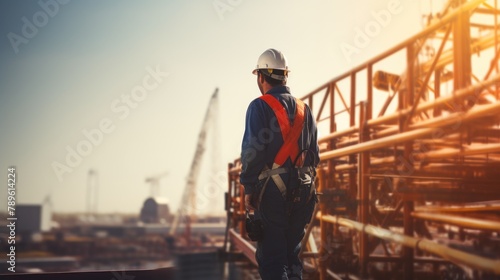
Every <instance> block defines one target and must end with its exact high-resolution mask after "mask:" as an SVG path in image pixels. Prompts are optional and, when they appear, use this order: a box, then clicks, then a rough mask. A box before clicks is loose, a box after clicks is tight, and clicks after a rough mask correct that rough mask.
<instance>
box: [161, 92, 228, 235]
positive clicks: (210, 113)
mask: <svg viewBox="0 0 500 280" xmlns="http://www.w3.org/2000/svg"><path fill="white" fill-rule="evenodd" d="M218 92H219V89H218V88H216V89H215V92H214V93H213V94H212V97H211V98H210V101H209V104H208V108H207V111H206V113H205V118H204V120H203V125H202V126H201V130H200V133H199V135H198V143H197V144H196V151H195V153H194V157H193V160H192V162H191V168H190V169H189V170H190V171H189V175H188V178H187V182H186V186H185V188H184V192H183V194H182V200H181V204H180V206H179V210H178V212H177V215H175V217H174V221H173V222H172V225H171V227H170V234H171V235H173V234H175V232H176V230H177V227H178V226H179V223H180V222H181V220H182V219H186V235H188V236H189V235H190V233H189V231H190V219H191V215H194V211H193V209H194V206H195V202H196V192H195V189H196V183H197V181H198V177H199V174H200V166H201V161H202V158H203V155H204V152H205V145H206V139H207V132H208V129H209V127H210V124H211V122H212V120H213V119H214V115H215V113H216V104H217V93H218ZM190 211H191V213H190Z"/></svg>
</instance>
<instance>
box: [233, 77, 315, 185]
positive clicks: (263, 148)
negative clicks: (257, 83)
mask: <svg viewBox="0 0 500 280" xmlns="http://www.w3.org/2000/svg"><path fill="white" fill-rule="evenodd" d="M266 94H272V95H273V96H274V97H276V98H277V99H278V100H279V101H280V102H281V104H282V105H283V106H284V107H285V108H286V110H287V112H288V115H289V118H290V119H292V120H293V119H294V117H295V111H296V108H295V107H296V102H295V99H294V97H293V96H292V95H291V94H290V89H289V88H288V87H286V86H277V87H274V88H272V89H271V90H269V91H268V92H267V93H266ZM298 142H299V151H302V150H304V149H309V150H310V152H307V154H308V155H307V157H306V159H305V162H304V165H303V166H312V167H316V166H317V164H318V162H319V150H318V144H317V128H316V124H315V122H314V120H313V117H312V114H311V110H310V108H309V106H307V105H306V106H305V110H304V126H303V128H302V134H301V136H300V137H299V140H298ZM282 144H283V136H282V134H281V131H280V127H279V124H278V121H277V119H276V117H275V114H274V112H273V110H272V109H271V107H269V105H268V104H267V103H266V102H265V101H264V100H262V99H260V98H256V99H255V100H253V101H252V102H251V103H250V105H249V107H248V110H247V115H246V122H245V134H244V136H243V143H242V149H241V151H242V152H241V162H242V171H241V176H240V182H241V184H242V185H243V186H245V193H246V194H251V193H253V191H254V188H255V187H256V186H257V184H258V182H259V180H258V176H259V174H260V173H261V171H262V170H263V169H264V167H265V166H267V168H271V167H272V166H273V162H274V157H275V156H276V154H277V153H278V151H279V149H280V148H281V146H282ZM304 154H305V153H304ZM294 160H295V159H290V158H289V159H288V160H287V161H286V162H285V164H284V167H292V166H293V163H292V161H294ZM288 176H289V175H288V174H286V173H285V174H281V177H282V179H283V181H284V182H285V183H288V182H289V180H288Z"/></svg>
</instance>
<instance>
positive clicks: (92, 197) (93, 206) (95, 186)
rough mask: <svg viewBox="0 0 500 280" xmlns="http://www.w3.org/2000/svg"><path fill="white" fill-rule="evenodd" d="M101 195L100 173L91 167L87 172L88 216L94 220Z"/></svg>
mask: <svg viewBox="0 0 500 280" xmlns="http://www.w3.org/2000/svg"><path fill="white" fill-rule="evenodd" d="M98 197H99V173H98V172H97V171H96V170H94V169H90V170H89V173H88V174H87V218H88V219H89V220H92V219H93V218H94V215H95V214H97V205H98Z"/></svg>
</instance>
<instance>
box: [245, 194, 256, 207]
mask: <svg viewBox="0 0 500 280" xmlns="http://www.w3.org/2000/svg"><path fill="white" fill-rule="evenodd" d="M252 196H253V195H251V194H245V209H246V210H247V211H250V210H255V207H254V206H253V205H252Z"/></svg>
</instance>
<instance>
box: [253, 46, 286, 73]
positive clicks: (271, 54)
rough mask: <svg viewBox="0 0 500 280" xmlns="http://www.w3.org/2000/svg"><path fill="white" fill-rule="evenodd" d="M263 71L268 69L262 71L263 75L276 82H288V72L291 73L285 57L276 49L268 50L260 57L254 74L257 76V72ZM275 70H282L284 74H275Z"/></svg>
mask: <svg viewBox="0 0 500 280" xmlns="http://www.w3.org/2000/svg"><path fill="white" fill-rule="evenodd" d="M261 69H267V71H262V73H263V74H265V75H267V76H269V77H271V78H273V79H276V80H286V77H287V75H288V72H289V71H290V70H288V64H287V62H286V57H285V55H283V53H282V52H280V51H278V50H276V49H268V50H266V51H265V52H263V53H262V54H261V55H260V56H259V60H258V61H257V67H255V69H254V70H253V71H252V73H253V74H254V75H256V74H257V71H258V70H261ZM273 70H282V71H283V74H281V75H278V74H274V73H273Z"/></svg>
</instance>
